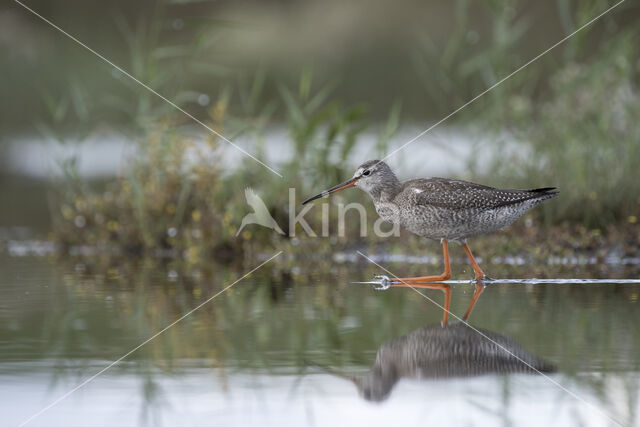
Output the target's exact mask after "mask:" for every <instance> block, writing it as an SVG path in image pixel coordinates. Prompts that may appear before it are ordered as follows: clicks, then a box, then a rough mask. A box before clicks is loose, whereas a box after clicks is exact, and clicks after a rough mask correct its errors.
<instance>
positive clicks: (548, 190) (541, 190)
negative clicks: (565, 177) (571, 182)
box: [529, 187, 559, 194]
mask: <svg viewBox="0 0 640 427" xmlns="http://www.w3.org/2000/svg"><path fill="white" fill-rule="evenodd" d="M557 188H558V187H544V188H534V189H533V190H529V191H530V192H531V193H553V194H556V193H559V192H558V191H554V190H556V189H557Z"/></svg>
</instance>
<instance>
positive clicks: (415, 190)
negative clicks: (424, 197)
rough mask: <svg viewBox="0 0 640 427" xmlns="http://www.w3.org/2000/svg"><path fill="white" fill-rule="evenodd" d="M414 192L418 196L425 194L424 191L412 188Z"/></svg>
mask: <svg viewBox="0 0 640 427" xmlns="http://www.w3.org/2000/svg"><path fill="white" fill-rule="evenodd" d="M412 190H413V192H414V193H416V194H420V193H424V190H421V189H419V188H412Z"/></svg>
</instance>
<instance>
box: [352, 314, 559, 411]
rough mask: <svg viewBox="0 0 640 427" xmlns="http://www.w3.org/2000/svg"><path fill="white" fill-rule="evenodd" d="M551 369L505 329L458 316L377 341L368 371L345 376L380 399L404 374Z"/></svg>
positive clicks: (362, 392) (459, 374)
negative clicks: (484, 326)
mask: <svg viewBox="0 0 640 427" xmlns="http://www.w3.org/2000/svg"><path fill="white" fill-rule="evenodd" d="M555 370H556V368H555V367H554V366H553V365H551V364H550V363H548V362H546V361H544V360H542V359H540V358H538V357H536V356H534V355H532V354H531V353H529V352H528V351H527V350H525V349H524V348H522V347H521V346H520V345H518V344H517V343H516V342H515V341H514V340H513V339H511V338H509V337H508V336H506V335H502V334H499V333H496V332H492V331H489V330H486V329H481V328H475V327H471V326H469V324H467V323H465V322H457V323H453V324H449V325H444V326H442V325H439V324H432V325H427V326H424V327H422V328H419V329H416V330H414V331H412V332H409V333H408V334H407V335H404V336H401V337H398V338H394V339H391V340H389V341H387V342H386V343H384V344H383V345H382V346H380V348H379V349H378V351H377V353H376V360H375V362H374V364H373V366H372V367H371V369H370V370H369V372H367V373H366V374H365V375H362V376H360V377H346V376H343V377H345V378H347V379H350V380H351V381H352V382H353V383H354V384H355V385H356V387H357V388H358V391H359V394H360V395H361V396H362V397H363V398H364V399H365V400H368V401H373V402H381V401H383V400H385V399H387V398H388V397H389V395H390V394H391V391H392V390H393V387H394V386H395V385H396V383H397V382H398V381H399V380H400V379H402V378H414V379H420V380H433V379H444V378H460V377H473V376H480V375H486V374H509V373H539V372H543V373H550V372H554V371H555Z"/></svg>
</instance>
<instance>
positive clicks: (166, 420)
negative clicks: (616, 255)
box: [0, 255, 640, 426]
mask: <svg viewBox="0 0 640 427" xmlns="http://www.w3.org/2000/svg"><path fill="white" fill-rule="evenodd" d="M257 264H258V263H256V265H257ZM385 266H392V268H393V270H394V272H395V271H396V270H400V271H403V268H404V267H403V264H402V263H396V264H385ZM250 268H251V267H250V266H249V267H248V268H246V270H244V271H242V270H228V269H226V268H224V267H221V266H215V265H214V266H212V267H211V271H208V272H200V271H198V272H190V273H182V272H181V271H180V270H179V269H176V268H175V267H158V266H157V265H142V266H140V267H138V268H128V267H123V266H115V267H113V268H106V269H103V270H98V269H94V268H92V267H90V266H88V265H85V264H82V263H80V262H76V261H73V260H72V262H70V263H68V264H65V265H60V264H54V263H52V262H51V261H50V260H49V259H48V258H47V257H32V256H25V257H9V256H6V255H4V256H2V257H0V271H1V272H2V275H1V276H0V396H2V398H1V399H0V413H2V414H3V422H2V423H3V425H4V424H5V423H6V425H15V424H19V423H21V422H23V421H26V420H29V419H30V417H33V416H34V415H35V417H34V418H32V419H31V420H30V423H29V425H86V424H87V423H89V422H91V424H96V425H113V424H118V425H177V424H180V425H199V424H204V423H207V424H211V423H214V424H216V425H296V426H298V425H361V424H362V423H365V422H366V423H367V424H368V425H389V424H394V425H397V424H398V423H400V424H402V425H424V424H426V423H430V424H433V425H496V424H504V425H531V426H539V425H613V424H614V423H615V422H618V423H620V424H624V425H637V424H638V423H639V421H638V416H639V415H638V412H639V409H640V393H639V382H638V380H639V379H640V357H639V355H640V326H639V324H638V322H637V314H638V310H639V309H640V305H639V303H638V296H639V294H640V284H637V283H614V282H610V281H606V280H601V281H598V282H592V283H579V282H576V281H572V282H571V283H567V282H560V281H557V280H553V279H545V280H544V281H538V282H529V283H526V282H524V283H523V282H522V281H521V280H513V281H506V282H505V281H498V282H495V283H491V284H489V285H488V286H487V288H486V289H485V291H484V292H483V293H482V295H480V297H479V299H478V302H477V304H476V305H475V307H474V309H473V312H472V313H471V316H470V319H469V325H470V327H466V326H464V325H460V324H459V322H458V320H456V318H461V317H462V316H463V315H464V313H465V311H466V309H467V306H468V304H469V302H470V300H471V297H472V295H473V293H474V285H472V284H470V283H465V282H464V281H458V282H455V281H454V282H451V283H450V284H449V286H450V287H451V306H450V310H451V314H450V316H449V320H448V325H446V326H443V325H442V323H441V322H442V318H443V311H442V309H441V308H439V305H442V304H444V298H443V292H441V291H439V290H432V289H418V291H420V292H421V293H422V294H423V296H420V295H418V294H417V293H416V291H415V290H412V289H398V288H393V289H390V290H388V291H375V290H373V289H372V288H371V287H370V286H367V285H356V284H351V283H350V282H353V281H363V280H368V279H370V278H371V277H372V275H373V274H374V273H381V271H379V269H376V268H375V267H369V266H366V267H364V269H363V266H362V265H355V264H349V263H347V264H346V265H343V266H342V267H341V268H340V269H339V270H336V273H335V274H334V275H333V276H331V277H329V278H326V277H324V276H323V277H322V278H321V276H320V275H318V276H316V275H315V274H312V275H311V278H310V279H309V278H308V277H306V276H302V274H303V273H299V274H283V273H282V272H279V271H277V270H276V269H275V268H274V265H266V266H265V267H264V268H262V269H260V270H258V271H256V272H255V273H254V274H252V275H251V276H249V277H247V278H245V279H243V280H241V281H239V282H237V283H236V284H235V285H233V286H232V287H231V288H230V289H228V290H227V291H226V292H224V293H221V294H220V295H219V296H217V297H215V298H214V299H212V300H211V301H209V302H207V303H206V304H204V305H203V306H202V307H201V308H199V309H197V310H195V311H194V312H193V313H192V314H190V315H188V316H187V317H185V318H184V320H181V321H180V322H178V323H177V324H175V325H174V326H172V327H170V328H169V329H167V330H166V331H165V332H163V333H161V334H160V335H158V336H157V337H155V338H153V339H152V340H150V341H149V342H148V343H147V344H145V345H143V346H142V347H140V348H139V349H137V350H136V351H134V352H133V353H131V354H129V355H128V356H127V357H125V358H124V359H123V360H122V361H120V362H119V363H116V364H114V365H112V366H111V367H109V366H110V365H111V364H112V363H113V362H114V361H116V360H118V359H119V358H121V357H122V356H123V355H125V354H127V353H128V352H130V351H131V350H132V349H134V348H136V347H137V346H139V345H140V344H141V343H143V342H145V341H146V340H148V339H149V338H150V337H153V336H154V334H156V333H158V332H159V331H162V330H163V328H165V327H166V326H167V325H170V324H171V323H172V322H174V321H175V320H176V319H179V318H180V317H181V316H183V315H185V314H186V313H188V312H189V311H191V310H193V309H194V308H196V307H198V306H199V305H200V304H202V303H204V302H206V301H207V300H208V299H210V298H211V297H212V296H213V295H216V294H217V293H219V292H220V291H221V290H222V289H224V287H226V286H228V285H230V284H231V283H233V282H234V281H235V280H237V279H238V278H239V277H241V276H242V275H243V274H244V273H245V272H246V271H248V270H249V269H250ZM305 268H306V267H300V269H299V270H301V271H305V270H304V269H305ZM389 268H391V267H389ZM425 268H433V267H432V266H426V267H425ZM518 268H520V269H521V270H520V271H519V273H520V275H521V276H522V277H524V276H526V269H527V268H528V267H527V266H521V267H518ZM549 268H552V267H549ZM508 271H509V272H510V271H512V270H508ZM636 273H639V272H638V271H631V272H629V271H627V272H626V279H634V278H637V277H640V274H636ZM506 274H507V269H506V267H501V266H499V265H492V266H491V276H492V277H503V278H504V277H509V276H507V275H506ZM545 277H563V278H564V279H565V280H566V279H571V276H567V273H566V271H550V272H549V273H548V274H546V275H545ZM580 277H581V278H586V277H584V276H583V275H581V276H580ZM303 278H304V279H305V280H302V279H303ZM462 331H463V332H462ZM406 334H411V335H410V338H407V339H405V340H404V341H403V340H400V341H391V340H394V339H396V338H398V337H401V336H403V335H406ZM469 334H471V335H469ZM489 340H491V341H495V342H497V343H498V344H499V346H495V347H492V342H490V341H489ZM516 343H517V344H516ZM487 346H488V347H487ZM377 353H379V356H378V362H376V355H377ZM514 354H515V355H516V356H517V359H516V358H514V357H513V355H514ZM376 363H377V365H376V367H375V368H374V369H372V367H373V366H374V364H376ZM528 366H529V367H531V366H533V367H534V368H536V369H537V370H540V371H550V372H546V373H537V372H534V371H532V370H531V369H529V368H528ZM106 367H109V368H108V369H106V370H104V369H105V368H106ZM103 370H104V371H103ZM507 372H510V373H507ZM98 373H100V374H99V375H97V376H95V377H94V375H96V374H98ZM60 398H62V399H61V400H59V399H60ZM52 403H55V404H54V405H52V406H50V407H49V405H51V404H52ZM43 409H46V410H44V411H43V412H41V411H42V410H43Z"/></svg>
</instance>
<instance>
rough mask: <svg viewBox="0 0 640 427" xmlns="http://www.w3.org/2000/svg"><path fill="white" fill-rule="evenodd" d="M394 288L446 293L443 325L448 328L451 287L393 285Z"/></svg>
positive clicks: (438, 285) (442, 284)
mask: <svg viewBox="0 0 640 427" xmlns="http://www.w3.org/2000/svg"><path fill="white" fill-rule="evenodd" d="M391 287H393V288H408V287H412V288H424V289H439V290H441V291H442V292H444V313H442V325H443V326H446V324H447V322H448V321H449V306H450V305H451V286H449V285H447V284H446V283H412V284H410V285H409V284H405V283H394V284H393V285H391Z"/></svg>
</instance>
